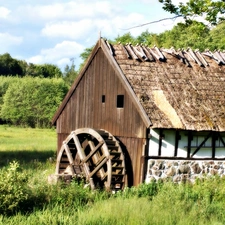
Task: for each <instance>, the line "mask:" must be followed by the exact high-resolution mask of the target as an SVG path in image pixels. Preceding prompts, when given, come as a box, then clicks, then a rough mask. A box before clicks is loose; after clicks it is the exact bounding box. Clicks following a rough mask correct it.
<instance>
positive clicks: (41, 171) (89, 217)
mask: <svg viewBox="0 0 225 225" xmlns="http://www.w3.org/2000/svg"><path fill="white" fill-rule="evenodd" d="M55 151H56V133H55V130H53V129H52V130H51V129H30V128H25V129H24V128H17V127H8V126H0V193H1V194H0V225H5V224H7V225H10V224H12V225H14V224H15V225H28V224H29V225H36V224H40V225H42V224H43V225H49V224H51V225H59V224H60V225H61V224H63V225H64V224H65V225H70V224H71V225H72V224H73V225H74V224H75V225H76V224H77V225H98V224H99V225H100V224H101V225H115V224H117V225H139V224H141V225H155V224H156V225H172V224H173V225H174V224H182V225H183V224H185V225H186V224H188V225H196V224H204V225H213V224H214V225H220V224H221V225H222V224H225V214H224V210H225V188H224V187H225V179H224V178H220V179H219V178H217V177H211V178H208V179H205V180H204V181H198V182H196V183H195V184H194V185H190V184H180V185H175V184H173V183H170V182H167V183H151V184H148V185H147V184H142V185H140V186H139V187H132V188H126V189H125V190H124V191H123V192H118V193H116V194H114V195H111V194H109V193H106V192H104V191H94V192H93V191H90V190H89V189H84V188H83V185H82V184H78V183H77V182H75V181H74V182H72V183H71V184H69V185H65V184H60V183H58V184H57V185H49V184H48V183H47V177H48V175H49V174H52V173H54V169H55V162H54V159H55ZM14 160H15V162H13V161H14Z"/></svg>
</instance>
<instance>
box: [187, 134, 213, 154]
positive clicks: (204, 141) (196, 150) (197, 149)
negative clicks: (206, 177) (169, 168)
mask: <svg viewBox="0 0 225 225" xmlns="http://www.w3.org/2000/svg"><path fill="white" fill-rule="evenodd" d="M211 135H212V132H209V134H208V136H207V137H206V138H205V139H204V140H203V142H202V143H201V144H200V145H199V146H198V147H197V148H196V149H195V151H194V152H193V153H192V155H191V158H192V157H193V156H194V155H195V154H196V153H197V152H198V151H199V149H200V148H201V147H202V146H203V145H204V144H205V143H206V141H207V140H208V139H209V137H210V136H211ZM214 150H215V149H214Z"/></svg>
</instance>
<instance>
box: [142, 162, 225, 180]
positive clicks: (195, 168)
mask: <svg viewBox="0 0 225 225" xmlns="http://www.w3.org/2000/svg"><path fill="white" fill-rule="evenodd" d="M212 175H219V176H225V161H212V160H211V161H197V160H195V161H194V160H193V161H189V160H155V159H151V160H149V162H148V171H147V175H146V182H147V183H149V182H151V181H153V180H172V181H173V182H176V183H179V182H194V180H195V179H196V178H203V177H206V176H212Z"/></svg>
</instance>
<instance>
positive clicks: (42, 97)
mask: <svg viewBox="0 0 225 225" xmlns="http://www.w3.org/2000/svg"><path fill="white" fill-rule="evenodd" d="M67 91H68V86H67V85H66V84H65V82H64V81H63V80H62V79H55V78H52V79H49V78H31V77H24V78H18V79H17V80H15V82H13V83H12V84H11V85H9V86H8V88H7V91H6V92H5V95H4V98H3V102H4V103H3V105H2V109H1V118H2V119H4V120H6V121H8V122H10V123H12V124H13V125H21V126H29V127H50V126H51V119H52V117H53V115H54V113H55V111H56V110H57V108H58V106H59V104H60V103H61V101H62V99H63V98H64V96H65V94H66V93H67Z"/></svg>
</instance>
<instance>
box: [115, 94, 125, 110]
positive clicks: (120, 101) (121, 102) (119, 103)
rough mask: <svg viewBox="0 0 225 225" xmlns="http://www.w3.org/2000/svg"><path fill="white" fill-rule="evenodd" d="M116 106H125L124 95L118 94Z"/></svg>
mask: <svg viewBox="0 0 225 225" xmlns="http://www.w3.org/2000/svg"><path fill="white" fill-rule="evenodd" d="M116 106H117V108H123V106H124V95H117V102H116Z"/></svg>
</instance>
